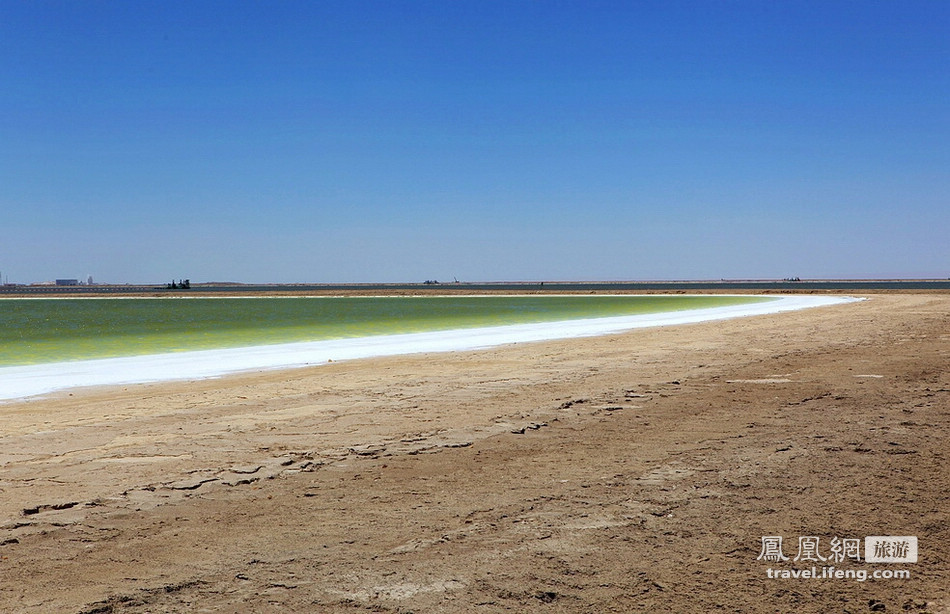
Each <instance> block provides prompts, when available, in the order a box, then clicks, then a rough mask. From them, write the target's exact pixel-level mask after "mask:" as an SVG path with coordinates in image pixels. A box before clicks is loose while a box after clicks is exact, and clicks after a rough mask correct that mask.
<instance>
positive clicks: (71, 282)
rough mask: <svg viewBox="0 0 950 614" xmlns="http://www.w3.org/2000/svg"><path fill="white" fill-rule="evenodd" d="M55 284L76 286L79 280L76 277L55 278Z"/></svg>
mask: <svg viewBox="0 0 950 614" xmlns="http://www.w3.org/2000/svg"><path fill="white" fill-rule="evenodd" d="M56 285H57V286H78V285H79V280H78V279H57V280H56Z"/></svg>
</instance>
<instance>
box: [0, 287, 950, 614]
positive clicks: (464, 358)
mask: <svg viewBox="0 0 950 614" xmlns="http://www.w3.org/2000/svg"><path fill="white" fill-rule="evenodd" d="M948 365H950V296H948V295H945V294H944V295H937V294H933V295H909V294H899V295H874V296H872V297H871V298H870V300H868V301H865V302H862V303H854V304H848V305H842V306H835V307H828V308H818V309H811V310H806V311H802V312H796V313H789V314H778V315H770V316H757V317H753V318H746V319H742V320H734V321H729V322H717V323H708V324H698V325H688V326H680V327H674V328H664V329H648V330H639V331H634V332H629V333H625V334H622V335H616V336H610V337H601V338H596V339H581V340H570V341H557V342H546V343H538V344H523V345H516V346H509V347H504V348H497V349H492V350H486V351H479V352H470V353H459V354H442V355H429V356H411V357H397V358H386V359H378V360H365V361H359V362H352V363H341V364H330V365H326V366H323V367H318V368H313V369H305V370H297V371H289V372H281V373H263V374H255V375H250V376H241V377H228V378H223V379H220V380H214V381H203V382H194V383H178V384H154V385H141V386H129V387H128V388H124V389H108V390H98V391H74V392H73V394H71V395H66V394H63V395H60V396H58V397H54V398H49V399H45V400H34V401H30V402H23V403H13V404H7V405H4V406H2V407H0V411H2V415H3V421H2V431H0V612H56V613H60V612H67V613H74V612H83V613H92V612H123V613H124V612H189V613H192V612H331V613H336V612H340V613H350V612H399V613H403V614H405V613H408V612H416V613H419V612H486V613H491V612H502V611H505V612H591V613H595V612H596V613H599V612H710V611H725V612H816V613H817V612H869V611H886V612H904V611H910V612H923V611H927V612H946V611H948V609H950V588H948V580H950V552H948V544H950V528H948V527H950V468H948V465H947V462H946V461H947V455H948V444H947V436H948V434H950V370H948ZM766 535H781V536H784V539H785V544H784V550H785V554H786V555H788V556H789V557H794V556H795V555H796V554H797V550H798V538H799V537H800V536H818V537H819V538H820V539H821V545H820V553H822V554H824V555H827V554H829V552H828V551H827V549H828V547H829V542H830V540H831V539H832V538H833V537H847V538H861V539H863V538H864V536H867V535H916V536H917V537H918V539H919V544H920V562H918V563H916V564H907V565H902V566H893V565H891V566H888V565H873V564H867V563H854V562H843V563H840V564H836V567H838V568H840V569H867V570H869V571H873V570H875V569H892V568H899V569H907V570H910V572H911V578H910V579H889V580H883V579H878V580H868V581H866V582H857V581H855V580H846V579H831V580H807V579H769V578H768V577H766V569H767V568H769V567H783V568H786V569H793V568H796V569H797V568H805V569H807V568H810V567H811V565H812V563H802V562H799V563H793V562H792V561H789V562H788V563H786V564H784V566H778V565H775V564H769V563H766V562H764V561H760V560H756V559H757V557H758V556H759V553H760V548H761V542H762V540H761V538H762V536H766Z"/></svg>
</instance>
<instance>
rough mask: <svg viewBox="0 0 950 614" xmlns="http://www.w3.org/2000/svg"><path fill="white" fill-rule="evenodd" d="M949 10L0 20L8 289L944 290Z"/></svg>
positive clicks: (3, 249)
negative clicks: (904, 286)
mask: <svg viewBox="0 0 950 614" xmlns="http://www.w3.org/2000/svg"><path fill="white" fill-rule="evenodd" d="M948 32H950V3H947V2H943V1H933V2H927V1H921V2H906V1H903V2H874V1H869V0H863V1H855V2H835V1H822V2H805V1H791V2H772V1H765V0H762V1H756V2H749V1H726V0H722V1H712V0H710V1H698V0H697V1H694V2H675V1H673V2H670V1H657V2H597V1H593V0H587V1H577V2H564V1H561V2H556V1H553V0H552V1H545V2H541V1H538V2H520V1H508V2H493V1H487V0H479V1H477V2H475V1H472V2H467V1H458V2H457V1H449V0H444V1H440V2H422V1H408V2H406V1H403V2H382V1H365V2H364V1H358V0H347V1H340V2H333V1H326V2H280V1H276V2H242V1H229V2H168V1H162V2H147V1H141V2H139V1H137V2H124V1H122V2H119V1H116V2H96V1H87V2H65V1H58V2H44V1H29V2H27V1H25V0H23V1H15V0H2V1H0V237H2V239H0V273H2V274H3V276H4V277H5V278H9V280H10V281H11V282H21V283H23V282H35V281H44V280H48V279H53V278H57V277H81V278H85V277H86V276H88V275H92V276H93V277H94V278H95V279H96V280H97V281H103V282H147V283H152V282H159V281H163V280H170V279H172V278H183V277H189V278H191V279H192V280H193V281H242V282H346V281H351V282H373V281H377V282H399V281H422V280H424V279H440V280H451V279H452V278H453V277H457V278H459V279H461V280H465V281H476V280H480V281H487V280H572V279H576V280H628V279H719V278H781V277H786V276H800V277H802V278H806V277H823V278H844V277H940V278H945V277H950V241H948V240H947V231H948V230H950V104H948V101H950V36H948V34H947V33H948Z"/></svg>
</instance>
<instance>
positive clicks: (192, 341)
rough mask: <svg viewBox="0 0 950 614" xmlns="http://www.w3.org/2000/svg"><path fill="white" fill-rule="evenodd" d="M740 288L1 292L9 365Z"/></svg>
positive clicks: (436, 325) (572, 315)
mask: <svg viewBox="0 0 950 614" xmlns="http://www.w3.org/2000/svg"><path fill="white" fill-rule="evenodd" d="M768 300H773V299H770V298H764V297H749V296H744V297H736V296H563V295H562V296H464V297H294V298H272V297H268V298H161V299H91V298H77V299H3V300H0V365H5V366H9V365H27V364H40V363H48V362H59V361H68V360H82V359H89V358H105V357H114V356H129V355H137V354H159V353H168V352H181V351H188V350H199V349H214V348H227V347H242V346H254V345H266V344H273V343H287V342H293V341H317V340H323V339H340V338H347V337H366V336H370V335H385V334H399V333H413V332H425V331H434V330H450V329H459V328H473V327H481V326H501V325H506V324H523V323H531V322H551V321H558V320H572V319H578V318H600V317H611V316H620V315H634V314H643V313H657V312H662V311H679V310H683V309H701V308H707V307H723V306H727V305H739V304H746V303H753V302H760V301H768Z"/></svg>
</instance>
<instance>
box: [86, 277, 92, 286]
mask: <svg viewBox="0 0 950 614" xmlns="http://www.w3.org/2000/svg"><path fill="white" fill-rule="evenodd" d="M86 285H87V286H91V285H93V284H92V275H90V276H89V279H87V280H86Z"/></svg>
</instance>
